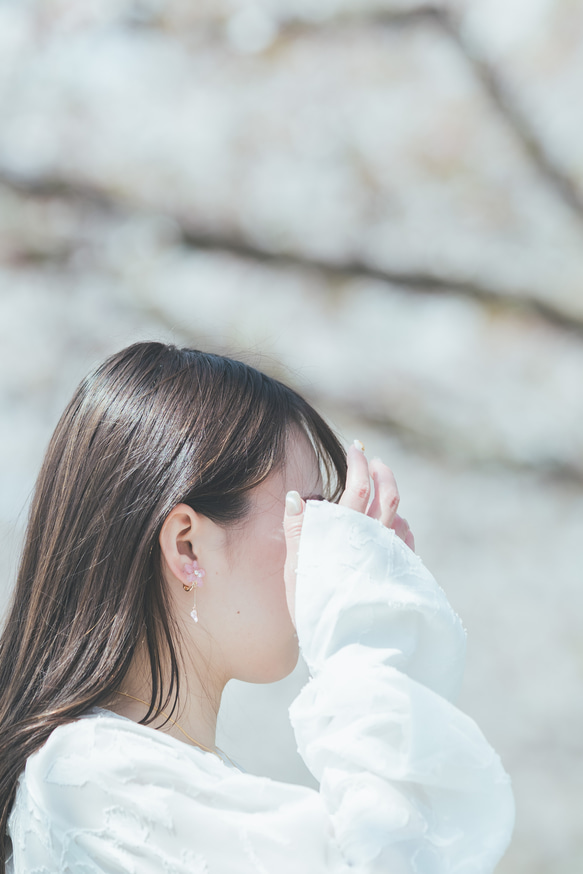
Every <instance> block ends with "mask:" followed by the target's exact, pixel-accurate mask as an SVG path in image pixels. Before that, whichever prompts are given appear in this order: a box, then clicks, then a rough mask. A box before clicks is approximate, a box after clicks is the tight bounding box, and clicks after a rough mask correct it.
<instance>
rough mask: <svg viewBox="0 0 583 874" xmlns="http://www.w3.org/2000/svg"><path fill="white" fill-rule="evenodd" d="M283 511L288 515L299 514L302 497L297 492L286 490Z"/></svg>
mask: <svg viewBox="0 0 583 874" xmlns="http://www.w3.org/2000/svg"><path fill="white" fill-rule="evenodd" d="M285 512H286V513H287V515H288V516H299V515H300V513H301V512H302V499H301V497H300V494H299V492H288V493H287V495H286V496H285Z"/></svg>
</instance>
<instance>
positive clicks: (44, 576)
mask: <svg viewBox="0 0 583 874" xmlns="http://www.w3.org/2000/svg"><path fill="white" fill-rule="evenodd" d="M293 426H297V427H300V428H301V429H302V430H303V432H304V433H305V434H306V435H307V436H308V437H309V438H310V440H311V442H312V444H313V446H314V448H315V450H316V453H317V455H318V458H319V461H320V465H321V467H322V470H323V473H324V476H325V480H326V482H327V496H328V497H329V498H330V499H332V500H334V499H335V498H336V497H337V496H338V494H339V493H340V491H341V489H342V488H343V485H344V481H345V476H346V459H345V454H344V451H343V449H342V447H341V445H340V443H339V441H338V439H337V438H336V436H335V435H334V433H333V432H332V431H331V429H330V428H329V427H328V425H326V423H325V422H324V421H323V419H322V418H321V417H320V416H319V415H318V413H316V412H315V410H313V409H312V407H311V406H310V405H309V404H308V403H307V402H306V401H305V400H304V399H303V398H302V397H301V396H300V395H298V394H297V393H296V392H295V391H293V390H292V389H290V388H288V387H287V386H285V385H283V384H282V383H281V382H279V381H277V380H276V379H273V378H271V377H269V376H266V375H265V374H263V373H261V372H260V371H258V370H256V369H255V368H253V367H250V366H249V365H247V364H243V363H241V362H239V361H234V360H232V359H230V358H226V357H224V356H221V355H213V354H209V353H204V352H199V351H197V350H194V349H178V348H176V347H174V346H167V345H164V344H162V343H154V342H148V343H136V344H134V345H133V346H130V347H128V348H127V349H124V350H122V351H121V352H119V353H118V354H116V355H113V356H112V357H111V358H109V359H108V360H107V361H106V362H105V363H104V364H102V365H101V366H100V367H98V368H97V369H96V370H95V371H94V372H93V373H91V374H90V375H89V376H88V377H87V378H86V379H85V380H83V382H82V383H81V385H80V386H79V388H78V389H77V391H76V392H75V394H74V396H73V399H72V400H71V402H70V403H69V405H68V407H67V409H66V410H65V412H64V413H63V416H62V417H61V420H60V421H59V423H58V425H57V428H56V430H55V433H54V435H53V437H52V439H51V441H50V444H49V447H48V450H47V454H46V457H45V460H44V463H43V466H42V468H41V471H40V475H39V478H38V481H37V485H36V489H35V493H34V496H33V500H32V504H31V509H30V517H29V524H28V530H27V535H26V539H25V544H24V549H23V554H22V560H21V564H20V569H19V573H18V578H17V582H16V588H15V591H14V594H13V600H12V605H11V608H10V611H9V615H8V618H7V620H6V624H5V628H4V632H3V636H2V639H1V640H0V836H2V835H4V833H5V829H6V824H7V818H8V815H9V812H10V808H11V805H12V803H13V800H14V795H15V787H16V781H17V779H18V776H19V775H20V773H21V772H22V770H23V768H24V766H25V763H26V759H27V757H28V756H30V755H31V753H33V752H34V751H35V750H37V749H38V748H39V747H41V746H42V744H43V743H44V742H45V741H46V739H47V738H48V736H49V735H50V733H51V732H52V731H53V730H54V729H55V728H56V727H57V726H59V725H62V724H64V723H66V722H70V721H71V720H73V719H75V718H76V717H78V716H80V715H81V714H82V713H83V712H85V711H87V710H88V709H89V708H91V707H93V706H96V705H100V704H103V703H105V702H107V701H108V699H111V696H112V695H113V693H114V692H115V691H116V690H118V689H119V688H120V686H121V684H122V683H123V680H124V677H125V675H126V673H127V671H128V669H129V666H130V662H131V660H132V656H133V655H134V652H135V650H136V647H137V645H138V643H139V641H140V640H144V639H145V642H146V645H147V651H148V654H149V662H150V671H151V683H152V694H151V700H150V702H149V705H150V706H149V710H148V712H147V714H146V716H145V717H144V719H143V720H142V722H144V723H146V724H147V723H148V722H149V721H151V720H152V719H153V718H154V716H155V714H156V712H157V711H159V710H161V709H166V708H167V707H168V706H169V707H170V713H173V712H174V709H175V708H176V706H177V700H178V690H179V683H180V675H179V664H180V647H179V639H178V635H177V630H176V627H175V626H174V625H173V623H172V620H171V613H170V610H169V604H168V600H167V594H166V588H165V586H164V584H163V577H162V573H161V564H160V550H159V544H158V536H159V533H160V529H161V527H162V523H163V522H164V519H165V518H166V516H167V515H168V513H169V512H170V510H172V508H173V507H174V506H176V504H178V503H182V502H184V503H187V504H189V505H190V506H191V507H192V508H193V509H194V510H196V511H198V512H200V513H202V514H203V515H205V516H207V517H209V518H210V519H212V520H213V521H216V522H218V523H219V524H223V525H229V524H231V523H233V522H236V521H237V520H240V519H242V518H244V516H245V514H246V510H247V498H248V492H249V490H250V489H252V488H253V487H254V486H256V485H258V484H259V483H260V482H262V480H264V479H265V478H266V477H267V476H268V475H269V473H270V472H271V471H272V470H274V469H275V468H277V467H278V466H279V465H281V464H282V463H283V462H284V459H285V447H286V439H287V436H288V434H289V430H290V427H293ZM164 656H166V657H168V656H169V660H170V665H171V675H170V681H169V683H166V684H165V683H164V682H163V673H162V665H163V657H164ZM4 869H5V853H4V841H3V840H0V871H2V872H4Z"/></svg>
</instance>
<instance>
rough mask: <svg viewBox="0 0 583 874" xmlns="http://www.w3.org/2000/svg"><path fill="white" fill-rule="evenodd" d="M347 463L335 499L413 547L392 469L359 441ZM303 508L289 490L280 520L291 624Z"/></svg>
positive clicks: (354, 444)
mask: <svg viewBox="0 0 583 874" xmlns="http://www.w3.org/2000/svg"><path fill="white" fill-rule="evenodd" d="M347 463H348V471H347V474H346V489H345V490H344V492H343V493H342V497H341V498H340V501H339V502H338V503H339V504H340V505H341V506H343V507H349V508H350V509H351V510H356V511H357V512H358V513H364V514H365V515H367V516H371V517H372V518H373V519H378V520H379V522H381V523H382V524H383V525H385V526H386V527H387V528H392V529H393V530H394V532H395V534H396V535H397V536H398V537H400V538H401V540H403V541H404V542H405V543H406V544H407V546H408V547H409V548H410V549H413V550H414V549H415V540H414V537H413V534H412V532H411V529H410V528H409V524H408V522H407V520H406V519H403V518H402V517H401V516H399V514H398V513H397V509H398V507H399V490H398V489H397V483H396V482H395V477H394V476H393V472H392V471H391V469H390V468H389V467H387V465H386V464H383V462H382V461H381V460H380V459H378V458H375V459H373V460H372V461H371V462H368V461H367V459H366V456H365V454H364V449H363V448H362V444H361V443H359V442H358V441H355V442H354V443H353V444H352V446H350V447H349V449H348V452H347ZM371 480H372V486H374V494H373V487H372V486H371ZM371 496H372V500H371ZM304 510H305V503H304V501H303V500H302V499H301V497H300V495H299V494H298V492H293V491H292V492H288V494H287V497H286V505H285V517H284V524H283V527H284V532H285V539H286V547H287V553H286V560H285V568H284V578H285V587H286V598H287V604H288V608H289V611H290V616H291V618H292V622H294V624H295V614H294V604H295V583H296V568H297V559H298V550H299V545H300V535H301V533H302V524H303V520H304Z"/></svg>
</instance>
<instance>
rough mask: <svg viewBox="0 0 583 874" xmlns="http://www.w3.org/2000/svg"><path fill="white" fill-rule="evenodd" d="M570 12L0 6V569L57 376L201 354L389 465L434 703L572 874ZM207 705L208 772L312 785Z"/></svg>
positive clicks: (582, 206) (445, 7) (358, 6)
mask: <svg viewBox="0 0 583 874" xmlns="http://www.w3.org/2000/svg"><path fill="white" fill-rule="evenodd" d="M582 86H583V0H451V2H443V3H431V4H427V3H418V2H415V0H400V2H399V0H394V2H391V0H318V2H313V0H271V2H270V0H261V2H259V0H257V2H238V0H196V2H192V0H141V2H140V0H44V2H30V0H13V2H11V0H0V412H1V428H0V571H1V579H2V585H1V593H2V603H3V604H5V603H6V600H7V598H8V596H9V592H10V589H11V586H12V582H13V579H14V571H15V565H16V561H17V556H18V548H19V543H20V539H21V537H22V532H23V528H24V524H25V520H26V509H27V502H28V498H29V494H30V490H31V488H32V486H33V483H34V479H35V476H36V472H37V470H38V467H39V464H40V462H41V459H42V455H43V452H44V448H45V446H46V443H47V441H48V438H49V436H50V433H51V431H52V429H53V427H54V425H55V423H56V421H57V419H58V417H59V415H60V412H61V410H62V408H63V407H64V405H65V403H66V401H67V400H68V398H69V396H70V394H71V393H72V391H73V389H74V387H75V386H76V384H77V383H78V382H79V380H80V379H81V377H82V376H83V375H84V374H85V372H86V371H87V370H88V369H89V368H90V367H92V366H93V365H94V364H96V363H97V362H99V361H100V360H101V359H103V358H104V357H105V356H106V355H108V354H109V353H111V352H113V351H116V350H118V349H120V348H122V347H123V346H125V345H127V344H128V343H130V342H133V341H135V340H138V339H152V338H153V339H162V340H166V341H171V342H175V343H178V344H187V345H192V346H195V347H198V348H203V349H206V350H211V351H219V352H220V351H225V352H228V353H230V354H234V355H235V356H238V357H243V358H244V360H246V361H248V362H249V363H251V364H254V365H256V366H259V367H260V368H262V369H264V370H266V371H267V372H269V373H272V374H274V375H276V376H279V377H282V378H283V379H284V380H285V381H288V382H290V383H291V384H293V385H294V386H295V387H296V388H298V389H299V390H300V391H301V392H303V393H304V394H305V395H306V396H307V397H308V398H309V399H310V400H311V401H312V402H314V403H315V404H316V406H318V407H319V408H320V409H321V410H322V411H323V413H324V414H325V415H326V416H327V417H328V419H329V420H330V421H331V422H332V424H333V425H334V427H335V428H336V429H337V431H338V432H339V434H340V435H341V436H342V438H343V439H344V440H345V441H346V442H349V441H351V440H352V439H353V438H354V437H358V438H360V439H361V440H362V441H363V442H364V443H365V444H366V448H367V453H368V454H369V456H372V455H376V454H378V455H381V456H382V457H383V458H384V459H385V460H386V461H387V462H388V463H389V464H391V466H392V467H393V468H394V470H395V472H396V475H397V479H398V482H399V484H400V489H401V494H402V513H403V515H405V516H406V517H407V518H408V520H409V522H410V523H411V526H412V528H413V530H414V531H415V534H416V539H417V547H418V552H419V553H420V555H421V557H422V558H423V559H424V561H425V562H426V563H427V564H428V566H429V567H430V568H431V570H432V571H433V573H434V574H435V576H436V577H437V578H438V580H439V581H440V582H441V584H442V585H443V586H444V588H445V589H446V590H447V592H448V594H449V597H450V600H451V602H452V604H453V606H454V607H455V609H456V610H457V611H458V612H459V613H460V614H461V615H462V617H463V619H464V622H465V624H466V626H467V628H468V631H469V648H468V666H467V673H466V681H465V687H464V692H463V695H462V700H461V702H460V705H461V706H462V708H463V709H465V710H466V711H467V712H468V713H470V714H471V715H472V716H473V717H474V718H475V719H476V720H477V721H478V723H479V725H480V726H481V728H482V729H483V731H484V732H485V734H486V735H487V737H488V738H489V739H490V741H491V742H492V743H493V745H494V746H495V748H496V749H497V750H498V751H499V753H500V755H501V756H502V759H503V761H504V764H505V766H506V768H507V770H508V771H509V772H510V773H511V775H512V777H513V781H514V787H515V793H516V799H517V805H518V818H517V826H516V832H515V837H514V841H513V844H512V846H511V848H510V850H509V852H508V854H507V856H506V857H505V859H504V860H503V862H502V863H501V864H500V866H499V869H498V870H499V872H500V874H575V872H579V874H580V872H581V871H582V870H583V829H582V828H581V810H582V800H581V791H580V787H581V785H582V784H583V755H582V754H583V696H582V695H581V691H580V690H581V680H582V676H581V675H582V668H583V641H582V637H581V631H580V626H581V622H580V616H581V611H582V607H583V595H582V591H581V585H580V584H581V571H580V567H581V562H580V546H581V542H582V532H583V404H582V403H581V381H582V377H583V294H582V290H583V245H582V244H583V149H582V148H581V142H582V138H583V109H582V104H581V94H582ZM305 680H306V674H305V668H304V667H303V665H302V664H301V663H300V665H299V666H298V668H297V670H296V671H295V672H294V674H292V675H291V677H289V678H288V679H287V680H285V681H283V682H282V683H279V684H274V685H272V686H265V687H251V686H245V685H244V684H238V683H231V684H230V685H229V687H228V689H227V692H226V693H225V699H224V706H223V710H222V715H221V729H220V736H219V745H220V746H221V747H222V748H223V749H225V750H226V751H227V752H228V753H230V754H231V755H232V756H234V757H235V758H236V759H237V760H238V761H239V762H240V763H241V764H242V765H243V766H244V767H245V768H246V769H247V770H249V771H255V772H258V773H263V774H268V775H270V776H273V777H276V778H278V779H285V780H301V781H305V782H306V783H308V784H310V785H314V784H313V780H311V777H310V775H309V774H308V773H307V771H306V769H305V768H304V767H303V763H302V762H301V760H300V759H299V756H298V755H297V752H296V748H295V742H294V738H293V735H292V734H291V730H290V729H289V726H288V724H287V707H288V706H289V703H290V702H291V700H292V699H293V697H294V695H295V694H297V691H298V690H299V688H300V687H301V686H302V685H303V683H304V682H305Z"/></svg>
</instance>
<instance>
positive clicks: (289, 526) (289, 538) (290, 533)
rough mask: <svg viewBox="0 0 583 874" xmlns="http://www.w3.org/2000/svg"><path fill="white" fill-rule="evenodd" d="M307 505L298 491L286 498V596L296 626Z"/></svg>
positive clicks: (284, 518)
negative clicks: (303, 529) (297, 573)
mask: <svg viewBox="0 0 583 874" xmlns="http://www.w3.org/2000/svg"><path fill="white" fill-rule="evenodd" d="M305 508H306V505H305V503H304V501H302V499H301V497H300V495H299V493H298V492H294V491H292V492H288V493H287V495H286V498H285V515H284V517H283V531H284V534H285V544H286V555H285V565H284V570H283V576H284V582H285V597H286V600H287V607H288V610H289V615H290V616H291V620H292V622H293V624H294V626H295V624H296V619H295V603H296V570H297V566H298V552H299V548H300V536H301V533H302V525H303V522H304V510H305Z"/></svg>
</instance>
